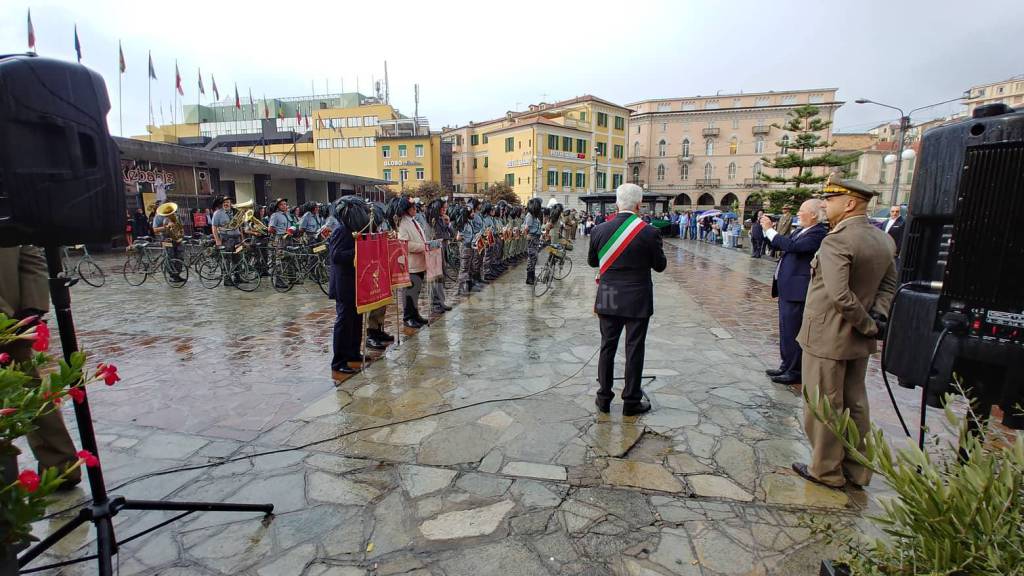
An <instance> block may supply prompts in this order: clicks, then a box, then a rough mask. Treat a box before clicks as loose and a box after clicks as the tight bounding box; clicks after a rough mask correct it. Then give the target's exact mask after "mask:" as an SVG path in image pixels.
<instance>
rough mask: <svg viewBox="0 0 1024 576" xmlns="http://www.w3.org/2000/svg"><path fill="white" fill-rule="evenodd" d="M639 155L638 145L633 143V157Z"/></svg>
mask: <svg viewBox="0 0 1024 576" xmlns="http://www.w3.org/2000/svg"><path fill="white" fill-rule="evenodd" d="M639 155H640V143H639V142H633V156H639Z"/></svg>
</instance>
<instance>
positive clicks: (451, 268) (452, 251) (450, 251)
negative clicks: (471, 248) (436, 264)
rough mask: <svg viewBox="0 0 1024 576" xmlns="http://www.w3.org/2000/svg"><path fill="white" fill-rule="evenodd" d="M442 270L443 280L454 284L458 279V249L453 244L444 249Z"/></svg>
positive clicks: (450, 243)
mask: <svg viewBox="0 0 1024 576" xmlns="http://www.w3.org/2000/svg"><path fill="white" fill-rule="evenodd" d="M443 270H444V275H445V278H447V279H448V280H449V281H451V282H455V281H456V280H458V278H459V247H458V246H457V245H456V244H455V243H454V242H449V243H448V245H447V246H445V249H444V262H443Z"/></svg>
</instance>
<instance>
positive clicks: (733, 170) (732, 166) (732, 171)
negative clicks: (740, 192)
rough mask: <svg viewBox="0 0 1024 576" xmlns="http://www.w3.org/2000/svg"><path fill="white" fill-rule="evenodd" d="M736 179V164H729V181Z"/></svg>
mask: <svg viewBox="0 0 1024 576" xmlns="http://www.w3.org/2000/svg"><path fill="white" fill-rule="evenodd" d="M735 178H736V163H735V162H730V163H729V180H733V179H735Z"/></svg>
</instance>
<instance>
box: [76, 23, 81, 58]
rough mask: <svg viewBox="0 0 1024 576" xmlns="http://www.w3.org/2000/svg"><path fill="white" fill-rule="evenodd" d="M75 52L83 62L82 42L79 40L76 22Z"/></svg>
mask: <svg viewBox="0 0 1024 576" xmlns="http://www.w3.org/2000/svg"><path fill="white" fill-rule="evenodd" d="M75 54H77V55H78V63H79V64H81V63H82V43H81V42H79V41H78V24H75Z"/></svg>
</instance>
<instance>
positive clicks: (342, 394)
mask: <svg viewBox="0 0 1024 576" xmlns="http://www.w3.org/2000/svg"><path fill="white" fill-rule="evenodd" d="M708 248H709V249H708V250H704V251H702V252H701V253H700V254H697V253H696V250H699V249H691V247H687V246H677V245H674V244H673V243H672V242H669V243H668V244H667V245H666V251H667V254H668V256H669V261H670V266H669V269H668V270H667V271H666V273H665V274H662V275H656V280H655V292H656V301H657V303H656V314H655V316H654V317H653V318H652V322H651V328H650V335H649V338H648V354H647V362H646V369H645V374H648V375H650V376H653V377H655V378H654V379H653V381H651V382H649V383H648V384H647V385H646V390H647V391H648V393H649V394H650V395H651V398H652V403H653V404H654V405H655V408H656V409H655V410H654V411H653V412H651V413H649V414H646V415H643V416H640V417H623V416H622V415H621V402H619V401H616V402H615V403H614V404H613V408H612V413H611V414H608V415H604V414H597V413H596V410H595V408H594V405H593V393H594V390H595V387H596V384H595V379H596V373H597V372H596V357H595V352H596V347H597V344H598V342H599V339H600V337H599V334H598V331H597V329H596V320H595V318H594V317H593V315H592V312H591V306H592V301H593V295H594V284H593V276H592V273H591V271H590V270H588V269H586V268H585V267H584V266H581V265H580V264H581V262H579V261H577V269H576V270H574V272H573V274H572V275H571V276H570V277H569V278H568V279H566V280H565V281H561V282H557V283H556V284H555V286H554V289H553V290H552V291H551V292H549V293H548V294H546V295H545V296H544V297H541V298H533V297H531V296H530V295H529V292H528V291H527V290H526V287H525V286H523V285H522V284H521V277H522V275H523V274H524V272H523V269H522V267H520V268H518V269H516V270H513V271H512V272H511V273H510V274H509V275H506V277H504V278H502V279H500V280H499V281H498V282H496V283H494V284H492V285H491V286H489V287H488V288H486V289H485V290H484V291H483V292H481V293H479V294H477V295H474V296H473V297H472V298H470V299H468V300H465V301H463V302H461V303H460V304H459V305H458V306H457V307H456V309H455V310H454V311H452V312H450V313H448V314H446V315H444V316H443V317H441V318H440V319H439V320H438V321H436V322H435V323H433V324H432V325H431V326H430V327H429V328H426V329H424V330H421V331H420V332H419V333H417V334H415V335H411V336H409V337H407V338H403V340H402V342H401V344H400V345H398V346H394V347H392V348H391V349H389V350H388V351H387V353H386V354H384V355H382V356H381V357H380V358H379V359H377V360H376V361H374V362H373V363H371V364H369V365H368V366H366V367H365V369H364V371H363V372H362V373H360V374H358V375H356V376H355V377H352V378H349V379H346V380H345V381H343V382H341V384H340V385H339V386H338V387H337V388H335V387H334V386H333V384H332V383H331V382H330V380H329V374H325V373H324V370H323V368H324V365H325V363H326V360H327V355H326V347H327V336H326V335H327V334H328V333H329V322H330V319H331V309H330V307H329V306H327V305H326V304H325V303H324V302H323V301H322V299H321V298H320V297H318V296H316V295H310V294H307V295H303V294H287V295H278V294H276V293H272V292H268V293H264V292H263V291H262V290H261V291H260V292H259V293H256V294H255V295H244V294H241V293H236V292H237V291H227V292H220V293H218V294H217V295H218V296H219V298H214V294H213V292H211V291H197V290H196V288H197V287H192V286H189V287H187V288H186V290H192V291H193V292H195V294H193V295H192V296H193V298H195V302H194V305H195V306H196V307H197V308H198V307H201V306H206V308H205V309H204V313H202V314H194V315H196V316H200V317H201V318H200V319H199V320H192V319H190V318H187V316H188V315H187V314H185V315H182V314H175V313H172V312H170V311H169V310H173V309H174V307H175V306H178V307H179V309H178V312H180V311H181V310H184V309H188V308H187V307H186V305H185V300H184V299H183V298H182V297H181V294H183V293H185V292H184V291H179V292H177V293H175V292H173V291H172V289H170V288H168V287H166V286H158V285H154V286H150V284H149V283H147V284H146V285H145V286H143V287H141V288H143V290H142V291H140V292H127V294H128V295H129V296H128V297H129V298H132V299H134V298H138V300H137V301H135V302H136V303H137V304H138V305H141V304H142V303H148V304H147V305H151V302H153V301H155V300H156V296H159V297H160V298H162V299H164V303H163V304H161V305H160V307H159V310H158V311H156V312H155V313H154V314H152V315H146V314H142V315H141V316H140V317H139V319H138V321H137V322H136V323H132V322H131V321H126V319H125V318H124V316H123V314H121V315H118V313H117V311H116V310H117V308H116V307H115V301H116V300H117V299H116V298H113V297H109V296H108V295H105V294H103V293H102V292H99V291H97V292H93V293H82V294H81V296H80V299H81V300H82V301H83V302H82V303H81V306H80V307H76V314H79V316H80V317H81V320H80V324H81V325H82V326H83V337H82V340H83V343H84V344H85V345H86V346H87V347H90V349H96V350H100V351H101V352H102V353H103V354H105V355H112V354H113V355H117V354H120V356H116V358H117V359H116V362H117V363H119V366H123V368H122V371H123V373H124V374H130V375H131V377H130V378H125V382H124V383H123V384H124V385H125V386H124V388H120V386H119V387H115V388H111V389H104V390H100V391H99V392H98V393H97V394H95V397H96V401H95V405H96V406H97V408H96V414H97V420H98V424H97V428H98V429H99V430H101V431H102V432H103V436H102V437H101V458H103V460H104V462H105V463H106V464H108V465H109V468H108V469H107V470H105V472H107V475H108V480H109V482H110V483H111V484H116V483H119V482H120V481H123V480H125V479H129V478H133V477H135V476H137V475H139V474H142V473H147V472H150V471H153V470H159V469H164V468H171V467H175V466H182V465H186V464H197V463H210V464H217V463H218V462H220V461H221V459H224V458H232V457H233V458H239V460H238V461H235V462H231V463H228V464H224V465H217V466H214V467H211V468H206V469H202V470H198V471H195V472H194V473H176V474H170V475H166V476H159V477H156V478H153V479H149V480H146V481H144V482H140V483H136V484H133V485H131V486H129V487H126V488H125V490H136V491H139V492H140V493H141V492H145V491H151V492H152V493H154V494H161V495H162V496H161V497H166V498H168V499H171V500H175V499H178V500H184V499H211V500H218V501H224V500H227V501H238V500H244V501H250V502H259V501H273V502H274V503H275V505H276V506H277V514H276V515H275V516H274V517H273V518H272V519H270V520H264V519H261V518H258V517H254V516H253V515H252V514H217V513H201V514H196V515H193V516H190V517H188V518H186V519H184V520H182V521H179V522H177V523H175V524H173V525H172V526H168V527H166V528H164V529H162V530H159V531H157V532H154V533H153V534H149V535H147V536H145V537H143V538H141V539H140V540H138V541H136V542H132V543H130V544H128V545H126V546H125V547H124V548H123V549H122V551H121V554H120V568H121V573H122V574H175V573H180V574H245V575H258V574H264V575H265V574H302V575H313V576H317V575H329V574H330V575H344V576H353V575H356V574H360V575H362V574H367V575H369V574H374V575H382V574H416V575H417V576H424V575H428V574H429V575H436V576H460V575H467V576H468V575H474V576H475V575H477V574H530V575H536V574H592V575H604V574H607V575H611V574H661V575H670V574H678V575H690V574H701V575H703V576H725V575H729V574H779V575H786V576H790V575H795V576H801V575H805V574H808V575H809V574H816V573H817V563H818V562H819V561H820V559H821V558H823V557H829V556H830V555H831V554H832V551H830V550H829V549H828V548H826V547H824V546H823V545H822V544H820V543H818V542H815V541H813V540H811V539H810V538H809V535H808V533H807V530H806V529H805V528H803V527H802V526H801V523H800V520H799V518H800V516H801V515H812V516H814V515H827V516H828V517H830V518H831V519H833V520H834V521H835V522H837V523H838V524H839V525H847V526H857V527H858V529H863V524H862V520H861V517H862V515H863V514H864V513H865V512H866V511H869V510H872V509H874V507H875V506H877V503H876V500H875V499H876V497H877V496H878V495H879V494H884V493H885V491H884V490H883V489H880V488H877V487H869V488H868V490H867V491H866V492H861V493H859V494H855V493H850V494H846V493H842V492H833V491H827V490H825V491H824V492H822V490H824V489H820V490H816V488H819V487H816V486H813V485H810V484H808V483H806V482H805V481H803V480H802V479H799V478H797V477H795V476H794V475H793V474H792V473H790V472H787V467H788V464H789V462H791V461H792V459H798V458H802V457H806V454H807V445H806V442H805V440H804V438H803V433H802V431H801V429H800V425H799V417H800V409H801V402H802V401H801V399H800V398H799V397H798V396H797V395H796V394H794V392H793V391H792V390H789V389H786V388H784V387H781V386H776V385H773V384H771V383H770V382H768V381H766V379H765V378H764V376H763V370H764V368H765V367H766V364H765V357H766V356H765V354H766V347H770V338H771V336H770V335H769V336H761V335H755V334H752V333H750V332H751V331H752V330H753V328H754V324H750V323H749V321H748V319H756V318H759V317H764V318H765V319H766V320H765V322H768V323H770V325H772V326H774V325H775V323H776V321H775V319H774V318H775V316H774V314H775V312H774V307H773V303H772V302H771V301H770V300H765V299H764V298H761V296H760V292H762V291H763V290H764V284H763V278H764V275H765V273H766V271H767V273H768V274H769V276H768V278H769V279H770V265H769V264H767V263H759V264H756V265H754V266H751V267H750V268H751V270H753V271H752V272H749V274H748V273H747V272H744V271H743V266H742V264H743V263H742V262H740V261H739V260H738V256H737V257H736V258H733V260H731V261H728V262H726V258H729V256H720V255H719V253H727V251H722V250H718V251H717V252H713V251H711V250H710V247H708ZM572 256H573V257H574V258H577V257H580V258H581V257H582V256H583V255H582V254H581V253H573V254H572ZM722 262H726V264H728V265H725V264H723V263H722ZM758 278H760V280H758ZM737 286H739V289H738V292H737V288H736V287H737ZM101 290H102V289H101ZM745 290H746V291H749V292H745ZM730 291H731V292H730ZM737 294H739V296H737ZM226 295H229V296H230V298H229V299H228V300H226V301H225V300H223V298H224V296H226ZM730 295H731V296H732V297H733V298H738V300H736V301H732V300H730V299H729V297H730ZM120 296H121V300H122V301H121V302H119V303H118V304H119V305H120V306H121V307H123V306H124V302H123V299H124V294H121V295H120ZM77 298H79V295H78V294H77V293H76V299H77ZM76 306H78V303H77V302H76ZM79 308H80V309H81V310H82V311H81V312H79V311H78V310H79ZM95 314H100V316H99V317H97V316H95ZM106 315H111V316H110V317H107V316H106ZM242 318H245V320H240V319H242ZM115 320H117V321H115ZM729 323H732V324H729ZM157 327H161V328H166V330H161V329H157ZM761 332H765V331H764V330H761ZM768 332H770V330H768ZM163 334H166V336H165V335H163ZM725 334H728V336H731V337H725ZM755 336H756V337H755ZM175 339H177V340H175ZM140 343H141V346H142V350H145V351H146V353H145V354H137V353H136V352H135V350H136V348H135V347H136V345H138V344H140ZM179 345H180V346H183V348H182V349H181V350H178V349H177V348H176V347H177V346H179ZM621 360H622V358H621V353H620V354H619V364H618V365H617V366H618V369H619V371H620V372H621V366H622V364H621ZM200 375H202V376H201V377H200ZM210 375H213V376H214V377H213V378H210V377H209V376H210ZM193 378H198V380H194V379H193ZM179 379H180V380H179ZM218 403H221V404H218ZM175 406H177V407H178V409H177V411H174V410H172V407H175ZM453 409H455V410H454V411H451V410H453ZM437 412H444V413H442V414H435V413H437ZM367 427H371V428H372V429H369V430H365V431H361V430H363V429H364V428H367ZM161 446H166V447H167V449H166V450H161V449H160V448H161ZM282 448H290V449H291V450H290V451H286V452H282V453H278V454H274V455H269V456H257V457H254V456H253V454H255V453H257V452H262V451H267V450H279V449H282ZM83 496H84V493H83V492H82V491H81V490H80V489H78V490H75V491H73V492H72V493H70V494H69V495H67V496H65V497H63V498H62V501H61V502H60V503H58V504H57V505H55V506H54V507H53V508H54V509H56V508H60V507H61V506H62V505H64V506H66V505H69V504H71V503H73V502H74V501H75V500H76V499H79V498H82V497H83ZM127 514H128V513H124V516H123V517H122V518H119V519H118V531H119V533H124V534H129V533H131V532H133V531H135V530H137V529H139V528H142V527H144V526H146V525H151V524H152V523H155V522H158V521H160V520H162V519H164V518H166V517H167V516H166V515H163V514H160V513H147V514H144V515H136V516H133V517H129V516H128V515H127ZM53 527H54V525H53V524H52V523H49V522H44V523H40V525H39V526H38V527H37V532H38V533H39V534H44V533H45V532H46V531H47V530H52V529H53ZM90 543H91V537H90V535H89V531H88V530H83V531H82V533H80V534H79V533H76V534H75V538H74V539H72V540H71V541H69V542H67V543H66V544H62V547H61V548H60V549H59V550H57V551H56V554H54V555H50V556H49V557H48V559H55V558H66V557H69V556H76V555H81V554H85V553H87V552H89V551H90ZM93 571H94V569H93V568H92V567H81V568H68V569H63V570H62V571H61V572H60V573H61V574H90V573H93Z"/></svg>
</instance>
